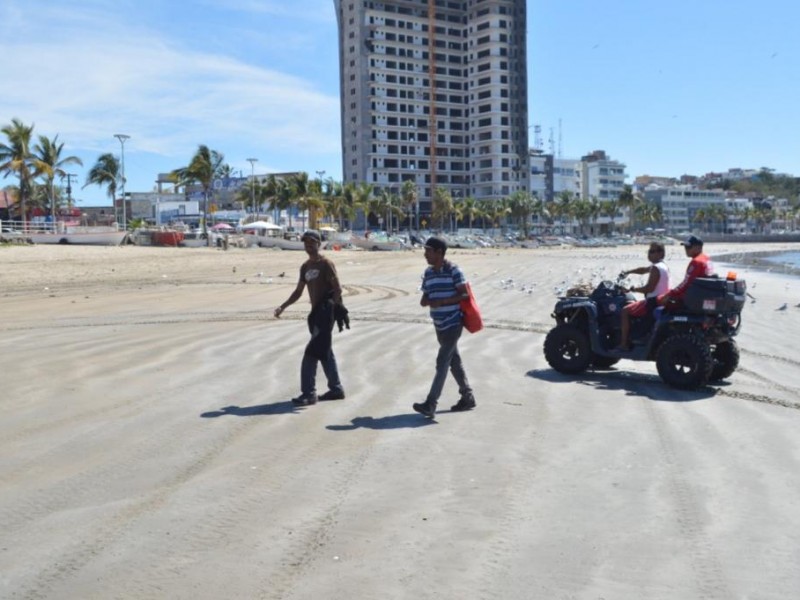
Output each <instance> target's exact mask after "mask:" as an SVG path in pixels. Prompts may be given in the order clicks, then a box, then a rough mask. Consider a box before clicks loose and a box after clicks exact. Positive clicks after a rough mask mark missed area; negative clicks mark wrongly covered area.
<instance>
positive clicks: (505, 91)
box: [334, 0, 529, 211]
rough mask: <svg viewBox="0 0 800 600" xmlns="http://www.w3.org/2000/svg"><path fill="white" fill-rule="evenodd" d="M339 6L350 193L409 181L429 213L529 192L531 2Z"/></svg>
mask: <svg viewBox="0 0 800 600" xmlns="http://www.w3.org/2000/svg"><path fill="white" fill-rule="evenodd" d="M334 5H335V8H336V16H337V19H338V24H339V63H340V94H341V116H342V117H341V118H342V159H343V165H342V167H343V175H344V177H343V179H344V181H345V182H352V183H358V182H366V183H369V184H372V185H374V186H375V187H377V188H383V189H388V190H390V191H393V192H395V193H397V192H399V190H400V187H401V186H402V183H403V182H404V181H406V180H411V181H414V182H415V183H416V184H417V188H418V191H419V198H420V201H421V204H422V207H423V211H425V210H427V209H429V207H430V198H431V197H432V191H433V189H435V188H437V187H441V188H444V189H446V190H448V191H450V192H451V194H452V195H453V196H454V197H461V198H466V197H470V196H471V197H474V198H477V199H492V198H498V199H499V198H504V197H507V196H509V195H510V194H512V193H514V192H516V191H520V190H528V181H529V179H528V177H526V175H525V173H526V171H527V156H528V106H527V59H526V2H525V0H448V1H447V2H443V1H437V2H436V3H429V2H428V0H384V1H369V2H365V1H354V0H334ZM429 7H432V8H433V11H434V12H433V13H432V14H429ZM431 25H432V26H433V27H432V28H431V27H430V26H431Z"/></svg>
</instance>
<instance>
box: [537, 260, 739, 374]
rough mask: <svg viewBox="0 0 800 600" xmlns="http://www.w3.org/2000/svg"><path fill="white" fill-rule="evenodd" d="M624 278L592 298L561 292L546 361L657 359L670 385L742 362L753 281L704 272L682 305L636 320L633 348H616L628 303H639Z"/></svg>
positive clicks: (564, 368)
mask: <svg viewBox="0 0 800 600" xmlns="http://www.w3.org/2000/svg"><path fill="white" fill-rule="evenodd" d="M621 283H622V281H621V279H620V280H617V281H616V282H611V281H604V282H602V283H600V284H599V285H598V286H597V288H595V289H594V290H593V291H592V292H591V293H590V294H589V295H588V296H586V295H579V296H572V297H563V298H560V299H559V300H558V302H557V303H556V306H555V310H554V311H553V315H552V316H553V318H554V319H555V321H556V326H555V327H554V328H553V329H551V330H550V332H549V333H548V334H547V337H546V338H545V341H544V355H545V358H546V359H547V362H548V363H549V364H550V366H551V367H553V368H554V369H555V370H556V371H558V372H560V373H572V374H574V373H581V372H582V371H585V370H586V369H588V368H590V367H591V368H594V369H607V368H609V367H610V366H612V365H614V364H615V363H617V362H618V361H619V360H620V359H621V358H626V359H629V360H639V361H655V363H656V367H657V368H658V374H659V375H660V376H661V379H663V380H664V382H666V383H667V384H669V385H671V386H673V387H676V388H683V389H694V388H698V387H702V386H704V385H705V384H706V383H708V382H709V381H720V380H722V379H725V378H727V377H730V375H731V374H732V373H733V372H734V371H735V370H736V367H737V366H738V365H739V349H738V347H737V346H736V342H735V341H734V339H733V338H734V337H735V336H736V334H737V333H738V332H739V328H740V327H741V323H742V321H741V313H742V307H743V306H744V302H745V293H746V291H747V284H746V282H745V281H744V280H741V279H736V277H735V275H733V274H730V275H729V278H727V279H719V278H716V277H700V278H697V279H695V280H694V281H693V282H692V283H691V284H690V286H689V289H688V290H687V291H686V295H685V296H684V299H683V302H682V303H681V304H680V306H679V307H677V308H675V307H666V308H665V307H659V308H657V309H656V310H655V313H654V315H653V316H647V317H643V318H640V319H631V341H632V346H631V349H630V350H628V351H622V352H620V351H618V350H616V348H617V346H618V344H619V340H620V318H621V313H622V308H623V307H624V306H625V305H626V304H628V303H629V302H633V301H634V300H635V298H634V296H633V295H632V294H631V293H630V292H628V291H627V290H626V289H625V288H624V287H622V285H621Z"/></svg>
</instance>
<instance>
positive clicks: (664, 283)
mask: <svg viewBox="0 0 800 600" xmlns="http://www.w3.org/2000/svg"><path fill="white" fill-rule="evenodd" d="M664 254H665V253H664V244H662V243H661V242H652V243H651V244H650V248H649V249H648V250H647V259H648V260H649V261H650V263H651V264H650V265H648V266H646V267H638V268H636V269H630V270H628V271H623V272H622V273H620V277H627V276H628V275H631V274H634V275H647V276H648V277H647V283H645V284H644V285H643V286H641V287H640V288H636V287H632V288H629V289H628V291H629V292H640V293H642V294H644V300H639V301H638V302H631V303H630V304H627V305H625V306H624V307H623V309H622V318H621V328H620V335H619V346H617V347H616V348H615V349H614V351H615V352H618V353H622V352H626V351H628V350H630V339H629V338H630V331H631V318H642V317H648V318H650V317H652V315H653V311H654V310H655V309H656V306H657V305H658V304H657V303H658V297H659V296H661V295H663V294H665V293H666V292H667V290H669V269H668V268H667V265H666V264H665V263H664Z"/></svg>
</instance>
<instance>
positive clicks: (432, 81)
mask: <svg viewBox="0 0 800 600" xmlns="http://www.w3.org/2000/svg"><path fill="white" fill-rule="evenodd" d="M428 84H429V85H430V94H431V98H430V153H431V156H430V167H431V187H430V190H431V207H432V206H433V195H434V190H435V189H436V0H428Z"/></svg>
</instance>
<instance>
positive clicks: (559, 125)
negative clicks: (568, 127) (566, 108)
mask: <svg viewBox="0 0 800 600" xmlns="http://www.w3.org/2000/svg"><path fill="white" fill-rule="evenodd" d="M561 141H562V140H561V118H560V117H559V119H558V158H561Z"/></svg>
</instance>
